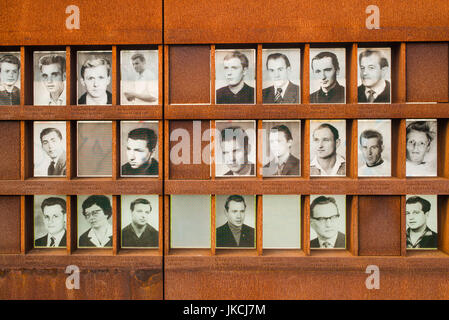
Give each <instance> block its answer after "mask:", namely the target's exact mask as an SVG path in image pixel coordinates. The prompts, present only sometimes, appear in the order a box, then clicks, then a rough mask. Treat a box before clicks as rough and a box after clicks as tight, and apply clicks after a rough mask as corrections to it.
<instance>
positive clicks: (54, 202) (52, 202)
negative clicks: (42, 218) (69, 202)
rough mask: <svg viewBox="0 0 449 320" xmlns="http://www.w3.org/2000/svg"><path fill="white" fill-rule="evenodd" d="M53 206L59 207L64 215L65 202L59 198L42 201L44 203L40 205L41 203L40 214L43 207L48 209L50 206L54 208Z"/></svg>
mask: <svg viewBox="0 0 449 320" xmlns="http://www.w3.org/2000/svg"><path fill="white" fill-rule="evenodd" d="M54 205H59V206H60V207H61V210H62V213H66V203H65V200H64V199H61V198H56V197H50V198H46V199H44V201H42V203H41V209H42V213H44V208H45V207H50V206H54Z"/></svg>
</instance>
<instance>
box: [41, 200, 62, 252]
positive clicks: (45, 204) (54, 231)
mask: <svg viewBox="0 0 449 320" xmlns="http://www.w3.org/2000/svg"><path fill="white" fill-rule="evenodd" d="M66 226H67V214H66V196H62V195H35V196H34V247H35V248H65V247H66V246H67V231H66V229H67V227H66Z"/></svg>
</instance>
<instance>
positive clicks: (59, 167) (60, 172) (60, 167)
mask: <svg viewBox="0 0 449 320" xmlns="http://www.w3.org/2000/svg"><path fill="white" fill-rule="evenodd" d="M65 175H66V153H65V151H64V152H63V153H61V155H60V156H59V159H58V161H57V162H56V164H55V171H54V174H52V176H65Z"/></svg>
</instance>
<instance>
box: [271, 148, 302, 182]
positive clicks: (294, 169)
mask: <svg viewBox="0 0 449 320" xmlns="http://www.w3.org/2000/svg"><path fill="white" fill-rule="evenodd" d="M299 162H300V161H299V159H298V158H296V157H295V156H294V155H292V154H291V153H290V155H289V156H288V158H287V161H285V165H284V168H283V169H282V172H281V174H280V175H281V176H299ZM277 166H278V164H277V162H275V161H274V159H273V160H271V161H270V162H269V163H267V164H266V165H265V166H264V167H263V175H264V176H266V177H268V176H274V175H276V171H277Z"/></svg>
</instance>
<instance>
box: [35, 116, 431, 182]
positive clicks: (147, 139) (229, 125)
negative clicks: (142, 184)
mask: <svg viewBox="0 0 449 320" xmlns="http://www.w3.org/2000/svg"><path fill="white" fill-rule="evenodd" d="M33 125H34V128H33V131H34V139H33V140H34V176H35V177H52V176H66V150H65V146H66V145H67V144H66V123H65V122H58V121H56V122H49V121H45V122H41V121H36V122H34V123H33ZM357 126H358V135H357V137H358V139H357V144H358V176H359V177H390V176H391V171H392V168H391V159H392V156H393V155H392V150H393V149H392V139H391V120H389V119H386V120H384V119H382V120H372V119H371V120H358V122H357ZM262 130H263V134H262V136H263V140H264V141H263V142H264V143H262V148H263V170H262V174H263V176H264V177H283V176H292V177H295V176H297V177H299V176H301V157H300V155H301V121H300V120H283V121H274V120H266V121H265V120H264V121H263V122H262ZM120 132H121V133H120V146H121V148H120V168H121V170H120V174H121V176H123V177H136V176H141V177H157V176H158V173H159V161H158V159H159V155H158V148H157V146H158V121H121V122H120ZM173 133H175V132H173ZM185 133H186V134H189V132H187V131H186V132H185ZM215 136H216V137H217V138H216V139H215V161H216V162H215V176H216V177H224V178H229V177H240V176H256V165H255V164H256V153H257V150H256V145H257V144H256V136H257V135H256V123H255V121H254V120H216V121H215ZM175 138H176V137H172V136H171V138H170V139H171V140H174V141H176V139H175ZM112 139H113V138H112V122H111V121H78V122H77V151H78V154H77V155H78V156H77V175H78V176H79V177H95V176H106V177H107V176H112ZM188 141H190V139H188ZM184 142H185V141H184ZM184 144H185V143H183V141H182V140H181V141H180V142H179V143H178V144H176V145H174V146H173V147H172V150H171V151H170V153H169V159H170V162H171V163H172V164H179V163H185V161H186V160H185V159H184V158H185V157H184V156H185V155H184V153H188V154H189V155H190V142H189V143H188V144H187V145H184ZM185 147H187V150H185ZM346 148H347V146H346V120H311V121H310V176H311V177H331V176H332V177H339V176H341V177H345V176H346V170H347V163H346V159H345V157H346ZM406 149H407V150H406V151H407V152H406V176H409V177H420V176H430V177H432V176H437V120H435V119H421V120H420V119H413V120H406ZM203 151H204V150H199V151H198V152H201V155H199V158H200V159H202V160H203V161H204V162H210V160H211V159H210V155H209V154H208V153H207V152H206V153H205V152H203ZM204 155H206V156H204Z"/></svg>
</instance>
